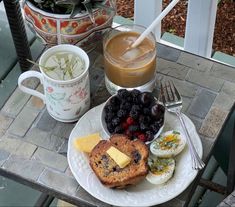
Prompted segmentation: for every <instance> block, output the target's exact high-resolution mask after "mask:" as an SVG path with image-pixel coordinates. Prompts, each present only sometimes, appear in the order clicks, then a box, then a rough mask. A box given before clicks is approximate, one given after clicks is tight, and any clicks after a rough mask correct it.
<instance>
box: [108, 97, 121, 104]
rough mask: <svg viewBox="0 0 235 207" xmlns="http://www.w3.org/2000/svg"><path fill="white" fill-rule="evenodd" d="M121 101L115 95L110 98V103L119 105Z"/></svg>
mask: <svg viewBox="0 0 235 207" xmlns="http://www.w3.org/2000/svg"><path fill="white" fill-rule="evenodd" d="M120 103H121V101H120V99H119V98H118V97H117V96H114V97H112V98H111V99H110V104H111V105H120Z"/></svg>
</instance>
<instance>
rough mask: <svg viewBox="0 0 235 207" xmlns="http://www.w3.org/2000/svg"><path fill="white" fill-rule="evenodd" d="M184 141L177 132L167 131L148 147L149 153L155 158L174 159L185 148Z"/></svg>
mask: <svg viewBox="0 0 235 207" xmlns="http://www.w3.org/2000/svg"><path fill="white" fill-rule="evenodd" d="M185 144H186V142H185V139H184V138H183V137H182V136H181V133H180V132H179V131H167V132H165V133H163V134H161V135H160V136H159V137H158V138H157V139H156V140H155V141H154V142H152V143H151V145H150V151H151V152H152V153H153V154H154V155H155V156H157V157H164V158H166V157H174V156H176V155H178V154H179V153H180V152H181V151H182V150H183V149H184V147H185Z"/></svg>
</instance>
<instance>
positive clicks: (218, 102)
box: [213, 92, 235, 111]
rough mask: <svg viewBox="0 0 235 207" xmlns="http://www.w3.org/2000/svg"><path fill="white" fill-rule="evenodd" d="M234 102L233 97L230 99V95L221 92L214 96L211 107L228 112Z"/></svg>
mask: <svg viewBox="0 0 235 207" xmlns="http://www.w3.org/2000/svg"><path fill="white" fill-rule="evenodd" d="M234 101H235V99H234V97H231V96H230V95H228V94H226V93H224V92H221V93H219V94H218V95H217V96H216V99H215V101H214V103H213V105H214V106H216V107H218V108H220V109H222V110H225V111H229V110H230V109H231V108H232V106H233V103H234Z"/></svg>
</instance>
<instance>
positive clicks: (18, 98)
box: [2, 88, 30, 118]
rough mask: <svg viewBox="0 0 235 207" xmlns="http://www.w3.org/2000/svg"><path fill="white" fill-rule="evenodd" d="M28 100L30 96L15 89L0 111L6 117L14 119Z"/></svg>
mask: <svg viewBox="0 0 235 207" xmlns="http://www.w3.org/2000/svg"><path fill="white" fill-rule="evenodd" d="M29 98H30V95H28V94H26V93H24V92H22V91H21V90H20V89H19V88H17V89H16V90H15V91H14V93H13V94H12V95H11V97H10V98H9V99H8V101H7V102H6V104H5V105H4V107H3V108H2V111H3V112H4V113H6V114H7V115H8V116H10V117H13V118H15V117H16V116H17V114H18V113H19V112H20V111H21V109H22V108H23V107H24V105H25V104H26V102H27V101H28V100H29Z"/></svg>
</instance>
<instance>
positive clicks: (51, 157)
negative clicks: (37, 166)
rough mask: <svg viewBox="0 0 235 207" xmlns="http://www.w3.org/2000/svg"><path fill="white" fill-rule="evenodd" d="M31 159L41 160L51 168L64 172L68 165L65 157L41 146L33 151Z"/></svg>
mask: <svg viewBox="0 0 235 207" xmlns="http://www.w3.org/2000/svg"><path fill="white" fill-rule="evenodd" d="M32 160H36V161H39V162H41V163H42V164H44V165H47V166H49V167H51V168H53V169H56V170H59V171H61V172H64V171H65V170H66V168H67V167H68V163H67V158H66V157H64V156H62V155H60V154H58V153H56V152H52V151H49V150H46V149H43V148H38V149H37V150H36V152H35V153H34V155H33V157H32Z"/></svg>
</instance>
